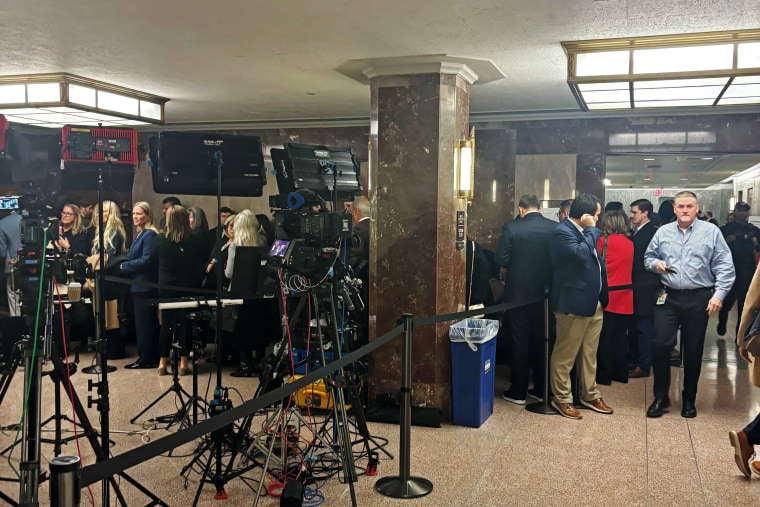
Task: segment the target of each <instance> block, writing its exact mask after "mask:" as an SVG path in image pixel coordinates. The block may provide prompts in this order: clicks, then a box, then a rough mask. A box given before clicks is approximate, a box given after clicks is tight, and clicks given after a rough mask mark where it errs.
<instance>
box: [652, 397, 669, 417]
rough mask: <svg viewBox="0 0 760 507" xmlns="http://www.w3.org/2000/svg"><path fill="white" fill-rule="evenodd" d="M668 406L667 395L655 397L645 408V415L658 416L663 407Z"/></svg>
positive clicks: (661, 412)
mask: <svg viewBox="0 0 760 507" xmlns="http://www.w3.org/2000/svg"><path fill="white" fill-rule="evenodd" d="M669 406H670V398H668V397H667V396H665V397H663V398H659V399H656V400H654V401H653V402H652V404H651V405H650V406H649V409H648V410H647V417H660V416H661V415H662V414H663V413H664V412H665V409H666V408H668V407H669Z"/></svg>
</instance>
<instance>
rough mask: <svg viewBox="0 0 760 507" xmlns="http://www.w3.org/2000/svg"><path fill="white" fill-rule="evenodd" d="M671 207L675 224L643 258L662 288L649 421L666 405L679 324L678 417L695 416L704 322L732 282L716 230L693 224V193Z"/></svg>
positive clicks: (656, 320)
mask: <svg viewBox="0 0 760 507" xmlns="http://www.w3.org/2000/svg"><path fill="white" fill-rule="evenodd" d="M674 209H675V213H676V221H675V222H671V223H668V224H664V225H662V227H660V228H659V229H658V230H657V232H656V233H655V235H654V237H653V238H652V241H651V242H650V243H649V247H647V251H646V253H645V254H644V265H645V266H646V268H647V269H648V270H649V271H654V272H656V273H659V274H660V281H661V282H662V284H663V286H664V289H662V290H661V291H660V292H659V294H658V296H657V303H656V304H655V309H654V328H655V336H654V348H653V358H652V359H653V361H652V367H653V370H654V401H653V402H652V404H651V405H650V407H649V409H648V410H647V417H660V416H661V415H662V414H663V413H664V412H665V410H666V409H667V408H668V407H669V406H670V398H669V397H668V390H669V389H670V361H669V359H670V351H671V350H672V349H673V347H674V346H675V343H676V331H678V328H679V326H680V328H681V347H682V350H683V362H684V380H683V391H682V405H681V416H682V417H686V418H691V417H696V416H697V409H696V406H695V402H696V397H697V384H698V382H699V374H700V372H701V370H702V353H703V349H704V344H705V332H706V330H707V321H708V319H709V318H710V316H711V315H714V314H716V313H718V312H719V311H720V309H721V307H722V306H723V300H724V299H726V296H727V295H728V293H729V291H730V290H731V286H732V285H733V284H734V279H735V278H736V273H735V271H734V263H733V261H732V260H731V250H729V248H728V245H727V244H726V241H725V240H724V239H723V235H722V234H721V232H720V229H718V228H717V227H715V226H714V225H713V224H711V223H708V222H704V221H700V220H697V213H698V212H699V203H698V202H697V196H696V194H694V192H689V191H684V192H680V193H679V194H677V195H676V199H675V204H674Z"/></svg>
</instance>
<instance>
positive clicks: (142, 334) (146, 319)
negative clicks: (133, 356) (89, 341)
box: [121, 201, 159, 369]
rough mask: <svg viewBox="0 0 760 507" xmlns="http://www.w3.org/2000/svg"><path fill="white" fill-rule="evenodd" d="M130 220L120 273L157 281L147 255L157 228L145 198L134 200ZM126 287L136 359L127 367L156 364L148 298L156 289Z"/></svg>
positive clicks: (154, 327) (156, 328)
mask: <svg viewBox="0 0 760 507" xmlns="http://www.w3.org/2000/svg"><path fill="white" fill-rule="evenodd" d="M132 223H133V224H134V226H135V236H134V239H133V241H132V246H131V247H130V248H129V261H127V262H124V263H123V264H121V272H122V274H123V275H125V276H129V277H131V278H134V279H135V280H137V281H141V282H151V283H156V282H157V281H158V273H157V271H156V269H155V268H156V266H154V265H151V262H150V258H151V257H150V256H151V253H152V252H153V241H154V240H155V238H156V234H157V233H158V230H157V229H156V226H155V225H153V212H152V210H151V209H150V204H148V203H147V202H145V201H140V202H136V203H135V205H134V207H133V208H132ZM129 290H130V292H131V293H132V305H133V307H134V316H135V334H136V337H137V355H138V358H137V361H135V362H134V363H132V364H128V365H127V366H126V368H129V369H142V368H155V367H156V366H158V331H159V325H158V318H157V317H156V310H155V308H154V307H153V305H152V304H151V300H152V299H155V297H156V290H155V289H153V288H151V287H146V286H143V285H132V286H130V289H129Z"/></svg>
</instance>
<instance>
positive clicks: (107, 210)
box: [87, 201, 127, 359]
mask: <svg viewBox="0 0 760 507" xmlns="http://www.w3.org/2000/svg"><path fill="white" fill-rule="evenodd" d="M93 217H94V222H95V227H94V228H93V229H94V230H93V234H94V235H95V237H94V238H93V241H92V250H91V252H92V255H91V256H90V257H89V258H88V259H87V262H88V263H89V264H90V266H92V269H94V270H97V269H100V253H101V252H102V251H103V250H105V254H106V256H105V262H106V263H108V259H109V258H113V257H115V256H117V255H121V254H122V253H124V243H125V242H126V238H127V232H126V231H125V230H124V224H123V223H122V221H121V211H119V207H118V206H117V205H116V203H115V202H113V201H103V213H102V214H101V213H100V208H99V207H98V206H96V207H95V212H94V214H93ZM101 227H102V228H103V243H104V244H105V248H101V245H100V230H101ZM103 297H104V299H105V300H106V301H105V307H106V314H105V321H106V331H105V337H106V344H107V348H108V359H123V358H125V357H127V354H126V352H125V350H124V341H123V340H122V337H121V333H120V332H119V315H118V309H119V301H118V299H108V298H109V295H108V284H106V286H105V287H104V290H103Z"/></svg>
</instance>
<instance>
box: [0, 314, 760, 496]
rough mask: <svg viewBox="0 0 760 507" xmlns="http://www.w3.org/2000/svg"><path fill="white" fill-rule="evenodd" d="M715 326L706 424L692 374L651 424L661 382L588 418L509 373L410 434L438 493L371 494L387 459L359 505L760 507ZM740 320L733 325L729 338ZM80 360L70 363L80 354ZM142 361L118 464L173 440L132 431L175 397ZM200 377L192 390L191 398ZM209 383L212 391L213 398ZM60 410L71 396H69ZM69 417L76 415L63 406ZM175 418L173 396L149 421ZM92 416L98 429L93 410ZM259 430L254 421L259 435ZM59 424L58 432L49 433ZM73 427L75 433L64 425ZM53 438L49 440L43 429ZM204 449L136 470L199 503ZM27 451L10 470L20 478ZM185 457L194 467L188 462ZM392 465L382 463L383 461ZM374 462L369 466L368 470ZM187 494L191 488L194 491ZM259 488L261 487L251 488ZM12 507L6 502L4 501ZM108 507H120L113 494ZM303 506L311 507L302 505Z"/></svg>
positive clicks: (365, 483) (609, 391)
mask: <svg viewBox="0 0 760 507" xmlns="http://www.w3.org/2000/svg"><path fill="white" fill-rule="evenodd" d="M716 324H717V320H716V319H715V318H713V319H711V321H710V325H709V328H708V334H707V339H706V346H705V353H704V359H703V361H704V363H703V367H702V376H701V378H700V383H699V394H698V397H697V403H696V406H697V410H698V416H697V417H696V418H695V419H684V418H682V417H681V416H680V406H681V402H680V400H681V396H680V388H678V387H676V383H677V382H678V383H680V381H681V375H682V373H683V370H682V369H680V368H673V385H672V387H671V392H670V397H671V400H672V402H673V406H672V407H671V409H670V411H669V412H668V413H666V414H665V415H664V416H663V417H661V418H659V419H647V418H646V417H645V415H644V413H645V411H646V408H647V406H648V405H649V404H650V403H651V401H652V394H651V391H652V379H651V377H650V378H647V379H633V380H631V381H630V382H629V383H628V384H618V383H613V385H612V386H609V387H606V386H601V387H600V389H601V391H602V394H603V396H604V399H605V401H606V402H607V404H609V405H610V406H612V407H613V408H614V409H615V413H614V415H602V414H597V413H595V412H591V411H588V410H584V411H583V412H582V413H583V420H581V421H575V420H570V419H565V418H561V417H559V416H557V415H553V416H545V415H536V414H533V413H531V412H528V411H526V410H525V409H524V407H521V406H517V405H514V404H511V403H508V402H506V401H503V400H502V399H501V392H502V391H503V390H504V389H506V388H507V387H508V378H507V377H508V375H507V372H506V371H505V370H504V369H503V368H497V376H496V389H495V393H494V396H495V401H494V412H493V415H492V416H491V417H490V418H489V419H488V420H487V421H486V422H485V423H484V424H483V425H482V426H481V427H480V428H477V429H474V428H467V427H460V426H453V425H451V424H444V425H443V427H441V428H437V429H433V428H421V427H414V428H413V430H412V437H411V447H412V453H411V472H412V475H413V476H420V477H424V478H426V479H428V480H430V481H432V482H433V484H434V488H433V491H432V493H430V494H429V495H428V496H425V497H422V498H418V499H414V500H397V499H391V498H387V497H384V496H382V495H380V494H379V493H377V492H376V491H375V489H374V484H375V482H376V480H377V479H378V478H380V477H384V476H393V475H397V474H398V471H399V468H398V459H395V460H389V459H387V458H384V459H381V461H380V464H379V467H378V475H377V476H376V477H369V476H365V475H362V476H360V477H359V479H358V482H357V483H356V484H355V487H356V496H357V500H358V505H372V506H375V505H380V506H409V505H426V506H427V505H431V506H448V505H451V506H470V505H472V506H475V505H477V506H510V505H572V504H580V505H760V478H757V477H753V478H752V479H745V478H744V476H742V475H741V473H740V472H739V470H738V469H737V467H736V465H735V464H734V459H733V449H732V447H731V446H730V444H729V439H728V431H729V430H731V429H735V428H741V427H743V426H744V425H745V424H746V423H747V422H748V421H749V420H750V419H751V418H752V417H754V415H755V414H756V413H757V412H758V411H760V389H755V388H754V387H752V385H751V384H750V382H749V378H748V372H747V367H746V364H745V363H744V362H743V361H742V360H741V358H740V357H738V354H736V352H735V346H734V345H733V343H732V342H731V339H730V337H729V339H728V340H727V343H726V342H725V341H721V340H718V339H717V338H718V337H717V335H716V333H715V326H716ZM732 326H733V323H729V326H728V327H729V329H732ZM90 357H91V354H89V353H88V354H83V355H82V361H81V364H80V366H84V365H85V363H89V361H90ZM72 359H73V356H72ZM130 362H132V360H129V359H125V360H121V361H115V362H114V364H115V365H116V366H118V367H119V368H118V370H117V371H116V372H114V373H112V374H110V375H109V384H110V389H111V395H112V397H111V400H112V401H111V407H112V411H111V430H112V439H113V440H114V441H115V444H116V445H115V447H113V448H112V453H113V454H114V455H117V454H120V453H122V452H124V451H126V450H129V449H132V448H135V447H138V446H140V445H142V444H143V441H144V440H147V439H151V440H155V439H158V438H160V437H161V436H164V435H166V434H167V432H166V431H164V430H146V429H145V428H144V426H143V425H142V421H143V420H144V419H145V418H141V419H140V420H138V421H137V424H130V423H129V419H131V418H132V417H134V416H135V415H136V414H137V413H138V412H139V411H140V410H141V409H142V408H143V407H144V406H145V405H147V404H148V403H149V402H150V401H151V400H153V399H154V398H155V397H157V396H158V395H159V394H160V393H162V392H163V391H164V390H166V389H167V388H168V387H169V386H170V385H171V382H172V379H171V376H166V377H158V376H157V375H156V372H155V371H154V370H126V369H124V368H123V366H124V365H126V364H128V363H130ZM230 371H231V369H230V368H227V369H226V370H225V372H224V383H225V385H227V386H229V387H234V388H236V389H237V390H239V392H240V396H238V394H237V393H233V394H232V395H231V397H232V399H233V401H234V403H235V405H236V406H237V405H239V403H240V400H241V398H244V399H249V398H250V397H251V396H252V395H253V393H254V391H255V389H256V385H257V380H256V379H255V378H254V379H246V378H243V379H235V378H231V377H230V376H229V372H230ZM211 372H212V369H211V366H210V365H207V364H205V363H202V364H201V367H200V368H199V374H200V384H201V390H202V391H205V387H206V382H207V380H208V378H209V375H210V374H211ZM22 377H23V375H22V372H21V371H19V372H18V373H17V374H16V375H15V377H14V379H13V382H12V384H11V386H10V389H9V392H8V395H7V396H6V398H5V400H4V401H3V403H2V405H0V426H2V427H6V426H9V425H12V424H14V423H17V422H18V420H19V417H20V414H21V400H22ZM89 379H94V377H93V376H90V375H84V374H82V373H81V372H79V373H77V374H75V375H74V376H73V377H72V381H73V385H74V388H75V389H76V390H77V392H78V394H79V396H80V398H82V399H84V400H86V398H87V394H88V393H87V381H88V380H89ZM190 379H191V377H183V378H182V384H183V386H185V388H186V389H188V390H190V389H191V387H190ZM213 383H214V382H213V381H212V389H213ZM52 385H53V384H52V382H51V381H50V380H48V379H45V380H43V396H42V406H43V411H42V416H43V419H45V418H47V417H48V416H49V415H51V414H52V411H53V394H52V391H53V389H52ZM64 402H66V399H65V398H64ZM64 407H66V408H65V409H64V410H66V409H68V413H69V414H70V413H71V407H70V405H68V406H66V405H65V404H64ZM173 411H174V401H173V399H172V398H171V397H170V398H168V399H165V400H163V401H162V402H161V403H160V404H159V405H158V406H156V407H155V408H154V409H153V410H152V411H150V412H149V413H148V414H147V416H148V417H152V416H155V415H159V414H164V413H167V412H173ZM88 415H89V416H90V417H91V419H92V420H93V421H97V412H96V411H95V409H94V408H92V409H88ZM257 424H258V426H259V427H260V426H261V420H260V419H257V420H256V421H255V422H254V425H257ZM49 427H50V426H48V428H49ZM369 427H370V431H371V433H372V435H373V436H376V437H382V438H385V439H387V440H388V445H387V447H386V448H387V450H388V451H389V452H391V453H392V454H393V455H394V456H396V458H397V457H398V456H397V454H398V445H399V428H398V426H396V425H387V424H378V423H370V424H369ZM64 428H65V429H66V428H68V429H70V428H71V425H70V424H68V425H66V424H65V425H64ZM44 436H48V437H49V436H50V433H49V432H46V433H45V435H44ZM14 437H15V431H10V430H7V429H5V430H3V431H2V432H0V446H2V447H3V448H4V447H5V446H7V445H9V444H10V443H11V442H13V440H14ZM80 446H81V449H82V457H83V461H84V463H85V465H87V464H91V463H93V462H94V455H93V453H92V451H91V449H90V448H89V445H88V444H87V442H86V440H84V439H81V440H80ZM193 449H194V445H193V444H187V445H185V446H183V447H182V448H179V449H177V450H176V451H175V452H174V457H166V456H159V457H156V458H154V459H151V460H149V461H147V462H144V463H142V464H140V465H137V466H135V467H133V468H131V469H129V470H128V473H129V474H130V475H131V476H132V477H134V478H135V479H136V480H138V481H140V482H141V483H142V484H143V485H145V486H146V487H147V488H149V489H150V490H152V491H153V492H154V493H156V494H157V495H158V496H159V497H160V498H161V499H162V500H163V501H164V502H166V503H167V504H169V505H172V506H175V505H176V506H186V505H191V504H192V500H193V498H194V496H195V493H196V490H197V487H198V484H199V482H198V480H199V475H198V474H197V473H191V474H190V478H189V480H188V482H187V484H185V479H184V478H182V477H180V476H179V472H180V470H181V468H182V467H183V466H184V465H185V464H186V463H187V462H188V461H189V459H190V458H189V457H187V455H189V454H191V453H192V451H193ZM76 453H77V449H76V444H75V443H74V442H72V443H70V444H68V445H66V446H64V447H63V454H76ZM20 454H21V453H20V449H18V450H17V451H16V452H14V454H13V456H12V457H11V463H12V464H13V466H14V467H15V468H16V469H18V465H19V456H20ZM42 454H43V458H44V459H43V465H42V468H43V469H47V460H49V459H51V458H52V457H53V448H52V445H49V444H43V446H42ZM183 455H184V457H182V456H183ZM381 456H382V455H381ZM358 464H359V465H360V466H365V465H366V460H365V461H361V462H359V463H358ZM259 470H260V469H256V470H255V471H253V472H249V473H248V474H247V477H249V478H251V480H249V481H248V483H246V482H245V481H243V480H241V479H235V480H232V481H231V482H229V483H228V484H227V485H226V491H227V493H228V495H229V498H228V500H227V501H226V504H231V505H244V504H252V503H253V499H254V496H255V495H254V493H253V492H252V490H251V488H250V487H249V484H253V482H252V481H255V479H256V478H258V476H259V474H260V471H259ZM12 476H13V471H12V470H11V467H10V465H9V463H8V461H7V459H6V458H5V457H4V458H2V460H1V461H0V477H5V478H7V477H12ZM119 484H120V488H121V491H122V492H123V494H124V497H125V499H126V501H127V504H128V505H130V506H131V505H145V504H146V503H147V498H146V497H145V496H143V495H142V494H141V493H140V492H139V491H137V490H136V489H135V488H134V487H132V486H131V485H129V484H127V483H126V482H125V481H124V480H121V481H119ZM186 486H187V487H186ZM254 487H255V485H254ZM90 489H91V491H92V498H91V497H90V493H89V492H88V491H87V490H83V491H82V505H92V504H97V505H100V504H101V500H100V492H101V486H100V483H98V484H95V485H93V486H92V488H90ZM0 491H2V492H4V493H5V494H7V495H9V496H10V497H11V498H18V484H17V483H10V482H0ZM320 491H321V493H322V494H323V495H324V503H323V505H328V506H330V505H351V498H350V494H349V487H348V485H346V484H343V483H340V482H339V480H338V479H337V478H333V479H331V480H329V481H327V482H326V483H325V484H324V486H322V487H321V489H320ZM213 493H214V491H213V487H212V486H206V487H205V488H204V489H203V491H202V494H201V497H200V502H199V505H208V506H211V505H217V506H218V505H224V503H221V502H220V501H218V500H214V499H213ZM48 495H49V493H48V484H47V483H43V485H42V486H41V487H40V500H41V504H43V505H46V504H47V503H48ZM0 503H2V500H0ZM111 503H112V504H115V502H114V499H113V495H112V499H111ZM278 504H279V499H278V498H275V497H272V496H265V497H262V498H261V499H260V502H259V505H262V506H266V505H278ZM304 505H306V504H304Z"/></svg>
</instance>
